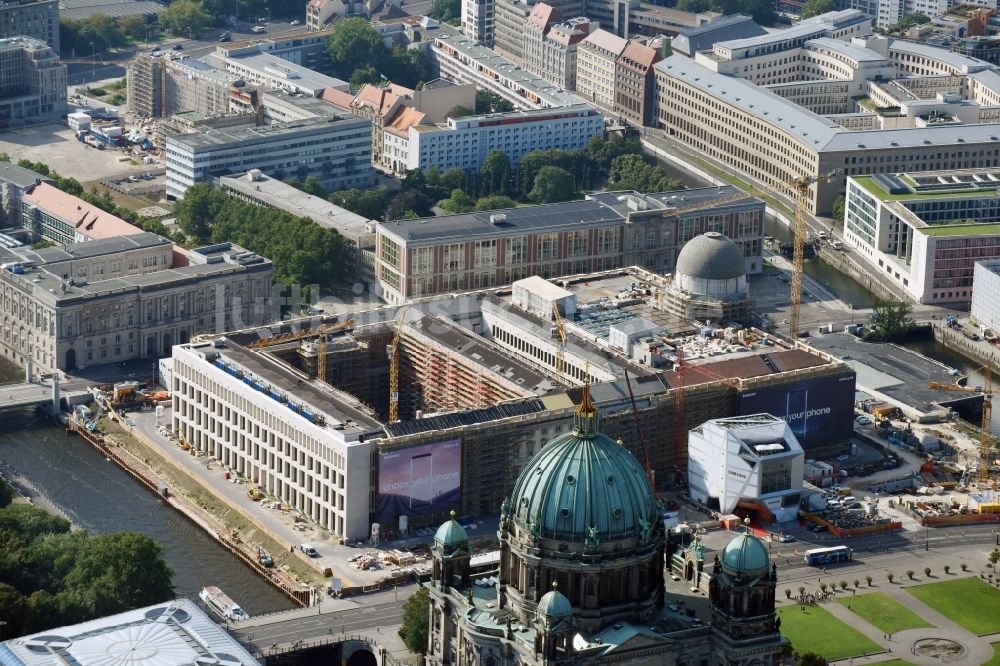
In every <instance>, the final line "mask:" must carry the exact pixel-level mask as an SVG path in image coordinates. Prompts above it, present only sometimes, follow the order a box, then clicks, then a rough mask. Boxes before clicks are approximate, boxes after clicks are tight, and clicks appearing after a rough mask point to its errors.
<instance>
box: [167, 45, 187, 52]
mask: <svg viewBox="0 0 1000 666" xmlns="http://www.w3.org/2000/svg"><path fill="white" fill-rule="evenodd" d="M170 50H171V51H183V50H184V45H183V44H174V45H173V46H171V47H170Z"/></svg>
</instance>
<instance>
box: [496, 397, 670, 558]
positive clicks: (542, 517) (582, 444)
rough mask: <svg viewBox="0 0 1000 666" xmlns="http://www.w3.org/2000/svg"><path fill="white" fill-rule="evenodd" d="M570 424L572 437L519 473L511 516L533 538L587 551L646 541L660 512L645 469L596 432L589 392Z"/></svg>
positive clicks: (554, 442)
mask: <svg viewBox="0 0 1000 666" xmlns="http://www.w3.org/2000/svg"><path fill="white" fill-rule="evenodd" d="M574 421H575V427H574V429H573V431H572V432H569V433H566V434H564V435H560V436H558V437H556V438H555V439H553V440H552V441H550V442H549V443H548V444H546V445H545V446H544V447H542V450H541V451H539V452H538V453H537V454H536V455H535V456H534V457H533V458H532V459H531V461H530V462H529V463H528V465H527V466H526V467H525V468H524V470H523V471H522V472H521V476H520V478H519V479H518V480H517V483H516V484H515V486H514V492H513V494H512V495H511V499H510V503H509V505H508V507H509V515H510V516H511V518H512V519H513V520H514V522H515V523H516V524H518V525H519V526H520V527H521V528H522V529H524V530H527V531H528V532H529V533H531V534H534V535H536V536H539V537H542V538H549V539H556V540H560V541H569V542H582V543H584V544H585V545H586V546H588V547H591V548H596V547H597V546H598V545H599V544H600V543H601V542H606V541H608V540H618V539H629V538H637V539H640V540H641V541H647V540H648V539H649V538H650V536H651V535H652V534H653V533H654V530H655V525H656V521H657V520H659V509H658V506H657V503H656V500H655V498H654V497H653V493H652V492H651V490H650V487H649V481H648V479H647V477H646V473H645V470H643V468H642V466H640V465H639V463H638V462H637V461H636V459H635V458H634V457H632V454H631V453H629V452H628V450H627V449H626V448H625V447H623V446H621V445H620V444H618V443H616V442H615V441H614V440H612V439H611V438H610V437H607V436H606V435H602V434H601V433H600V432H598V430H597V410H596V409H595V408H594V405H593V403H592V402H591V400H590V389H589V387H586V386H585V387H584V397H583V401H582V402H581V404H580V406H579V407H578V408H577V410H576V416H575V419H574Z"/></svg>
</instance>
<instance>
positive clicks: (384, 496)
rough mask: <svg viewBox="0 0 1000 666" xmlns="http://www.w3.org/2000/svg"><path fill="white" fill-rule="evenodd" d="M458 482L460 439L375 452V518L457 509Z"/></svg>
mask: <svg viewBox="0 0 1000 666" xmlns="http://www.w3.org/2000/svg"><path fill="white" fill-rule="evenodd" d="M461 486H462V440H460V439H452V440H448V441H446V442H436V443H434V444H424V445H422V446H414V447H410V448H407V449H397V450H395V451H383V452H382V453H381V454H379V473H378V489H379V503H378V520H379V522H380V523H383V524H390V525H391V524H396V523H397V522H399V517H400V516H419V515H425V514H433V513H442V512H446V511H449V510H451V509H455V510H458V508H459V498H460V496H461Z"/></svg>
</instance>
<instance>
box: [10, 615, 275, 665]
mask: <svg viewBox="0 0 1000 666" xmlns="http://www.w3.org/2000/svg"><path fill="white" fill-rule="evenodd" d="M0 663H3V664H5V665H7V666H50V665H51V664H87V665H96V664H103V665H105V666H119V665H122V664H128V665H129V666H181V665H183V664H217V665H219V666H260V662H258V661H257V660H256V659H254V657H253V656H252V655H251V654H250V653H249V652H247V651H246V649H244V648H243V646H242V645H240V643H239V642H238V641H237V640H236V639H235V638H233V637H232V636H230V635H229V633H227V632H226V631H224V630H223V629H222V627H220V626H219V625H218V624H216V623H215V621H214V620H212V618H210V617H209V616H208V615H207V614H206V613H205V612H204V611H203V610H201V608H199V607H198V606H197V604H195V603H194V602H193V601H191V600H189V599H177V600H175V601H172V602H169V603H163V604H155V605H153V606H146V607H145V608H137V609H135V610H131V611H127V612H125V613H118V614H117V615H109V616H107V617H102V618H99V619H97V620H91V621H90V622H83V623H81V624H75V625H70V626H66V627H57V628H55V629H48V630H46V631H43V632H39V633H37V634H32V635H29V636H22V637H21V638H14V639H11V640H9V641H6V642H4V643H0Z"/></svg>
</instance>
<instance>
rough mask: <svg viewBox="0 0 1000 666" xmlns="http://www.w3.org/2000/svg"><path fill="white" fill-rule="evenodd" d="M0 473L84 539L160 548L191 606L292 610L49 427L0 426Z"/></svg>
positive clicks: (114, 470) (119, 474)
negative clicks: (213, 597)
mask: <svg viewBox="0 0 1000 666" xmlns="http://www.w3.org/2000/svg"><path fill="white" fill-rule="evenodd" d="M0 471H2V473H3V475H4V476H5V477H7V478H9V479H11V480H13V481H15V482H16V483H18V484H19V485H22V484H23V485H24V486H25V487H26V488H27V489H28V490H29V491H30V494H38V495H41V496H42V497H44V498H45V499H46V500H47V501H48V502H49V503H51V504H52V505H53V506H54V507H55V508H56V510H58V511H59V512H60V513H62V514H63V515H64V516H65V517H67V518H69V520H71V521H72V522H73V523H74V524H75V525H79V526H80V527H82V528H84V529H87V530H90V531H92V532H114V531H116V530H129V531H134V532H142V533H144V534H147V535H149V536H150V537H152V538H153V539H155V540H156V541H158V542H159V543H161V544H163V548H164V556H165V558H166V560H167V562H168V563H169V564H170V566H171V567H173V569H174V590H175V592H176V594H177V596H178V597H187V598H190V599H194V600H197V599H198V592H200V591H201V588H203V587H205V586H206V585H217V586H219V587H220V588H221V589H222V590H223V591H224V592H226V594H228V595H229V596H231V597H232V598H233V599H234V600H235V601H236V602H237V603H238V604H240V605H241V606H242V607H243V608H244V609H245V610H246V611H247V612H248V613H250V614H251V615H258V614H261V613H266V612H271V611H275V610H282V609H286V608H291V607H292V606H293V604H292V602H291V601H289V600H288V599H287V598H286V597H285V596H284V595H282V594H280V593H278V592H277V591H276V590H274V589H273V588H271V586H269V585H268V584H267V583H265V582H264V581H263V580H262V579H261V578H260V577H258V576H257V574H255V573H253V572H252V571H251V570H250V569H248V568H247V567H246V566H244V565H243V564H242V563H241V562H240V561H239V560H237V559H236V558H235V557H233V556H232V555H230V554H229V553H228V552H227V551H226V550H224V549H223V548H221V547H220V546H219V545H218V544H216V543H215V541H214V540H212V539H211V538H210V537H209V536H208V535H206V534H205V533H204V532H203V531H202V530H201V529H200V528H198V527H196V526H195V525H194V524H193V523H191V522H189V521H188V520H187V519H186V518H185V517H184V516H182V515H181V514H179V513H177V512H176V511H174V510H173V509H171V508H169V507H167V506H166V505H164V504H163V503H161V502H160V501H159V500H157V499H156V497H155V496H154V495H153V494H152V493H150V492H149V491H148V490H146V489H145V488H143V487H142V486H140V485H139V484H138V483H137V482H136V481H135V480H133V479H132V478H131V477H130V476H128V475H127V474H126V473H125V472H124V471H122V470H121V469H120V468H119V467H118V466H117V465H114V464H113V463H110V462H107V461H106V460H105V459H104V456H102V455H101V454H100V453H99V452H98V451H96V450H95V449H94V448H92V447H91V446H90V445H89V444H87V443H86V442H85V441H83V440H82V439H80V438H79V437H74V436H68V435H66V434H64V432H63V430H62V428H60V427H57V426H53V425H52V424H51V422H49V421H42V420H39V421H37V422H33V423H30V424H29V425H27V426H26V427H25V424H24V423H23V421H22V420H18V421H16V422H15V421H13V420H11V419H9V418H8V420H7V421H6V422H3V421H0ZM43 504H44V502H43Z"/></svg>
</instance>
